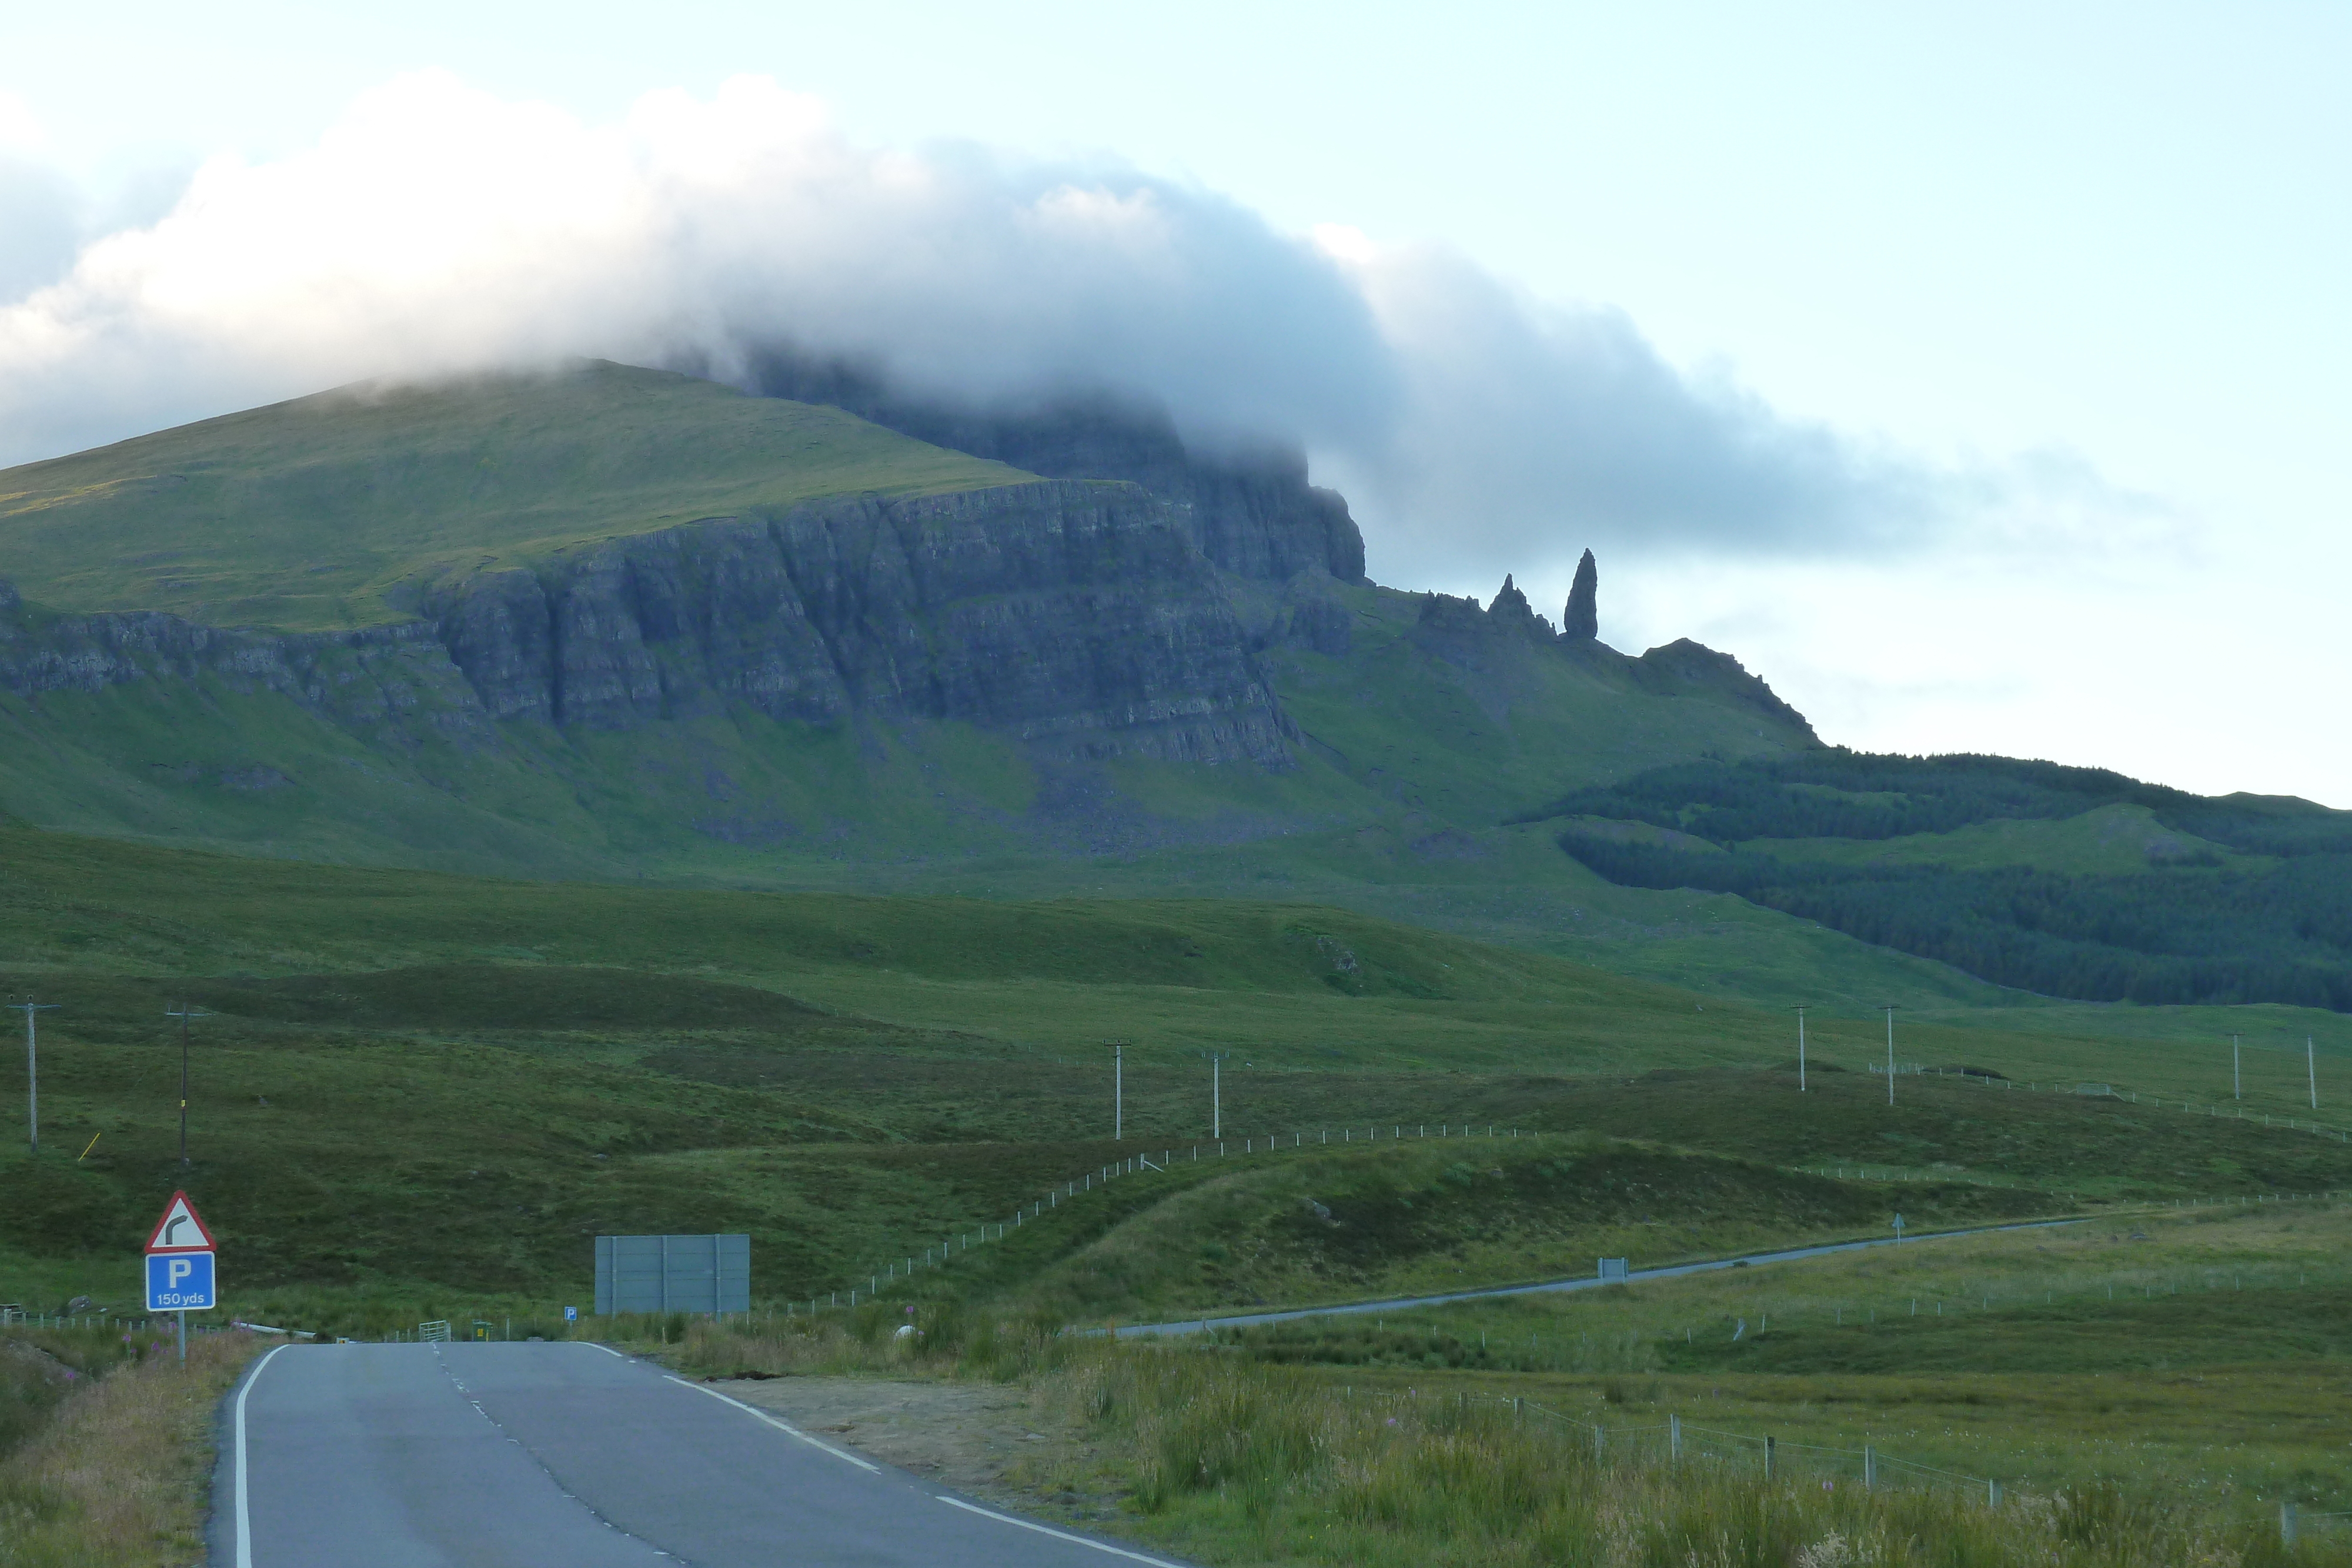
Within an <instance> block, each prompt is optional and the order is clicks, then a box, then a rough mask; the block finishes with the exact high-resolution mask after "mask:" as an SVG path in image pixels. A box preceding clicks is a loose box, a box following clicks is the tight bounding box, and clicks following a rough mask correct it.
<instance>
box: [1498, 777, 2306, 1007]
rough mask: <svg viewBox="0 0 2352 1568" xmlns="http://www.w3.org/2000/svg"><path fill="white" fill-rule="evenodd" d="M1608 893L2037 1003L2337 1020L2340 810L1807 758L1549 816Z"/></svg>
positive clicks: (1634, 788)
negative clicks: (1904, 956)
mask: <svg viewBox="0 0 2352 1568" xmlns="http://www.w3.org/2000/svg"><path fill="white" fill-rule="evenodd" d="M1537 816H1538V818H1539V819H1561V818H1565V819H1567V820H1568V823H1569V825H1568V827H1567V830H1566V831H1564V832H1563V833H1562V834H1561V835H1560V838H1559V843H1560V847H1561V848H1562V849H1564V850H1566V851H1567V852H1568V853H1570V855H1572V856H1574V857H1575V858H1576V859H1577V860H1579V861H1580V862H1583V863H1584V864H1585V865H1587V866H1589V867H1591V869H1592V870H1594V871H1596V872H1598V873H1601V875H1603V876H1605V877H1607V878H1608V879H1609V880H1610V881H1612V882H1613V883H1620V884H1621V885H1627V886H1633V887H1647V888H1660V889H1665V888H1699V889H1706V890H1709V891H1713V892H1718V893H1731V894H1738V895H1739V896H1741V897H1743V898H1746V899H1748V900H1750V901H1752V902H1754V903H1756V904H1761V905H1764V906H1766V907H1768V908H1771V909H1777V910H1780V911H1782V912H1784V913H1786V914H1789V915H1796V916H1799V917H1801V918H1803V919H1808V920H1817V921H1819V922H1821V923H1822V925H1828V926H1831V927H1832V928H1834V929H1836V930H1839V931H1843V932H1845V933H1847V934H1848V935H1850V936H1856V937H1859V938H1861V939H1862V940H1864V941H1866V942H1871V943H1875V944H1879V945H1882V946H1888V947H1893V948H1896V949H1898V950H1900V951H1903V952H1906V953H1913V954H1916V955H1919V956H1923V957H1928V958H1934V959H1937V960H1939V961H1941V962H1944V963H1948V964H1951V965H1953V966H1955V967H1958V968H1961V969H1963V970H1966V971H1967V972H1969V973H1970V974H1973V975H1977V976H1979V977H1983V978H1985V979H1988V980H1991V981H1994V982H1997V983H1999V984H2001V985H2005V986H2014V987H2019V988H2024V989H2027V990H2032V991H2037V992H2041V993H2042V994H2045V995H2051V996H2060V997H2074V998H2085V999H2090V1000H2101V1001H2122V1000H2128V1001H2136V1002H2143V1003H2165V1004H2183V1003H2245V1002H2284V1003H2290V1004H2294V1005H2299V1006H2305V1007H2321V1008H2328V1009H2334V1010H2336V1011H2339V1012H2341V1011H2352V812H2345V811H2331V810H2326V809H2325V808H2322V807H2318V806H2315V805H2312V804H2311V803H2310V802H2308V801H2304V800H2277V799H2270V798H2263V797H2255V796H2245V795H2233V796H2228V797H2225V798H2222V799H2219V800H2214V799H2209V798H2206V797H2202V796H2196V795H2189V794H2186V793H2184V792H2182V791H2180V790H2177V789H2164V788H2162V787H2159V786H2154V785H2147V784H2142V783H2140V782H2138V781H2137V780H2135V779H2126V778H2124V777H2123V776H2121V775H2120V774H2116V773H2110V772H2106V771H2105V770H2102V769H2095V768H2062V767H2058V766H2056V765H2054V764H2052V763H2046V762H2020V761H2016V760H2013V759H2011V758H1998V757H1934V758H1912V757H1874V756H1870V755H1866V754H1862V753H1855V752H1849V751H1844V750H1842V749H1841V750H1822V751H1816V752H1811V753H1805V754H1802V755H1797V756H1791V757H1785V758H1774V759H1758V760H1750V761H1748V762H1744V763H1738V764H1733V763H1726V762H1721V761H1701V762H1694V763H1684V764H1677V765H1675V766H1671V767H1667V768H1658V769H1655V770H1654V771H1652V772H1648V773H1644V774H1642V775H1640V776H1638V777H1635V778H1633V779H1626V780H1623V781H1622V782H1618V783H1613V784H1610V785H1605V786H1599V787H1593V788H1587V789H1580V790H1578V791H1575V792H1573V793H1571V794H1570V795H1568V796H1566V797H1564V798H1562V799H1560V800H1557V801H1555V802H1554V803H1552V805H1550V806H1549V807H1548V808H1547V809H1546V810H1544V811H1542V812H1540V813H1538V814H1537Z"/></svg>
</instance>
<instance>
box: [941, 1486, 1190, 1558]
mask: <svg viewBox="0 0 2352 1568" xmlns="http://www.w3.org/2000/svg"><path fill="white" fill-rule="evenodd" d="M940 1501H941V1502H943V1503H945V1504H947V1505H948V1506H949V1507H950V1508H960V1509H961V1510H963V1511H965V1512H966V1513H976V1514H978V1515H980V1517H981V1518H982V1519H992V1520H994V1521H997V1522H998V1523H999V1524H1017V1525H1019V1526H1020V1527H1021V1528H1022V1529H1024V1530H1034V1531H1036V1532H1037V1533H1038V1534H1040V1535H1050V1536H1052V1537H1053V1538H1054V1539H1055V1540H1056V1541H1071V1542H1076V1543H1077V1544H1078V1545H1080V1546H1091V1547H1093V1548H1094V1549H1095V1550H1096V1551H1097V1552H1109V1553H1110V1554H1111V1555H1112V1556H1113V1557H1127V1558H1132V1559H1133V1560H1134V1561H1136V1562H1138V1563H1150V1564H1151V1568H1176V1564H1175V1563H1171V1562H1169V1561H1167V1560H1166V1559H1165V1558H1160V1557H1146V1556H1145V1555H1144V1554H1143V1553H1142V1552H1129V1550H1128V1549H1127V1548H1126V1547H1124V1546H1111V1545H1108V1544H1106V1543H1105V1542H1100V1541H1088V1540H1087V1538H1086V1537H1085V1536H1083V1535H1072V1534H1071V1533H1070V1532H1069V1531H1066V1530H1055V1529H1053V1528H1052V1527H1051V1526H1048V1525H1043V1524H1037V1523H1034V1522H1032V1521H1029V1520H1025V1519H1015V1518H1013V1516H1012V1515H1011V1514H1009V1513H999V1512H997V1511H995V1510H994V1509H992V1508H982V1507H981V1506H980V1505H979V1504H977V1503H970V1502H966V1501H964V1500H962V1499H961V1498H953V1497H942V1498H940Z"/></svg>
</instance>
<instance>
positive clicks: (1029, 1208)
mask: <svg viewBox="0 0 2352 1568" xmlns="http://www.w3.org/2000/svg"><path fill="white" fill-rule="evenodd" d="M1433 1128H1434V1129H1435V1130H1434V1131H1432V1129H1433ZM1547 1136H1559V1134H1543V1133H1532V1132H1527V1131H1525V1130H1523V1129H1521V1128H1518V1127H1511V1126H1506V1125H1504V1124H1501V1123H1497V1122H1484V1123H1467V1122H1435V1123H1432V1122H1382V1123H1374V1124H1368V1125H1351V1126H1346V1127H1318V1128H1316V1129H1315V1130H1314V1131H1312V1132H1300V1133H1275V1134H1245V1135H1244V1136H1242V1137H1239V1138H1213V1139H1210V1140H1208V1141H1207V1142H1204V1143H1199V1144H1193V1145H1189V1146H1185V1147H1181V1148H1162V1149H1161V1150H1160V1153H1159V1155H1158V1157H1157V1158H1154V1157H1153V1156H1152V1155H1150V1154H1149V1153H1138V1154H1133V1155H1126V1156H1124V1157H1122V1158H1120V1159H1118V1160H1114V1161H1111V1162H1109V1163H1108V1164H1107V1165H1104V1166H1099V1167H1097V1169H1095V1170H1091V1171H1088V1172H1087V1173H1085V1174H1084V1175H1082V1176H1075V1177H1073V1178H1071V1179H1070V1180H1067V1181H1065V1182H1063V1183H1061V1184H1060V1185H1059V1186H1055V1187H1052V1188H1050V1189H1048V1190H1047V1191H1046V1192H1045V1194H1044V1195H1043V1196H1041V1197H1037V1198H1035V1199H1034V1200H1033V1201H1031V1202H1029V1203H1025V1204H1024V1205H1022V1206H1021V1207H1019V1208H1016V1209H1014V1210H1013V1213H1012V1214H1011V1215H1009V1216H1007V1217H1006V1218H1003V1219H1001V1220H989V1221H987V1222H985V1223H983V1224H981V1225H979V1226H976V1227H974V1228H971V1229H970V1230H962V1231H959V1232H957V1233H956V1234H955V1235H953V1236H950V1237H946V1238H943V1239H940V1241H938V1242H935V1243H933V1244H931V1245H929V1246H927V1247H925V1248H924V1249H923V1250H922V1252H921V1253H919V1254H908V1255H906V1256H904V1257H900V1258H897V1259H892V1260H888V1261H887V1262H886V1263H885V1264H884V1265H883V1266H882V1268H880V1269H879V1270H869V1271H868V1273H867V1276H866V1284H865V1285H864V1286H863V1287H862V1288H861V1287H858V1286H856V1285H852V1286H850V1287H849V1288H847V1289H846V1290H839V1291H828V1292H826V1293H825V1294H824V1295H822V1296H811V1297H809V1298H808V1300H807V1301H806V1303H805V1304H804V1305H803V1304H801V1303H798V1302H793V1301H788V1302H786V1303H785V1306H784V1315H785V1316H787V1317H791V1316H793V1314H794V1313H795V1312H803V1311H804V1312H811V1313H815V1312H829V1311H833V1310H835V1309H842V1310H847V1309H849V1308H852V1307H855V1306H856V1305H857V1303H858V1301H859V1300H860V1299H861V1298H862V1299H864V1300H866V1301H873V1300H874V1299H875V1298H876V1297H877V1296H880V1295H884V1294H886V1293H887V1292H888V1291H890V1290H891V1288H892V1287H893V1286H904V1285H905V1284H906V1282H907V1281H910V1280H912V1279H913V1278H914V1277H915V1276H916V1275H917V1274H918V1273H921V1272H924V1271H926V1270H933V1269H940V1268H944V1267H946V1266H947V1265H948V1264H950V1262H952V1261H953V1260H956V1259H957V1258H959V1257H961V1256H962V1255H963V1254H965V1253H968V1252H970V1251H971V1249H973V1248H974V1247H984V1246H986V1245H987V1244H988V1243H990V1242H992V1241H1001V1240H1003V1239H1004V1238H1005V1237H1007V1236H1010V1235H1012V1234H1013V1232H1014V1231H1016V1230H1018V1229H1020V1228H1021V1227H1022V1226H1023V1225H1024V1224H1027V1223H1029V1222H1031V1221H1033V1220H1037V1219H1042V1218H1045V1217H1046V1216H1048V1215H1050V1214H1052V1213H1053V1212H1054V1211H1055V1209H1057V1208H1059V1207H1061V1206H1062V1205H1063V1204H1064V1203H1065V1202H1069V1201H1073V1200H1076V1199H1077V1198H1081V1197H1085V1196H1087V1194H1089V1193H1091V1192H1094V1191H1096V1190H1097V1189H1098V1188H1101V1187H1107V1186H1109V1185H1110V1184H1111V1183H1112V1182H1115V1181H1117V1180H1118V1179H1120V1178H1121V1177H1123V1176H1141V1175H1143V1174H1145V1173H1146V1172H1150V1173H1154V1174H1158V1175H1163V1176H1164V1175H1166V1174H1167V1173H1168V1172H1170V1171H1171V1170H1174V1169H1176V1168H1178V1167H1179V1166H1200V1165H1202V1164H1206V1163H1212V1162H1215V1161H1221V1160H1227V1159H1248V1158H1252V1157H1255V1156H1260V1155H1276V1154H1285V1153H1304V1152H1306V1151H1307V1150H1309V1149H1313V1150H1317V1151H1321V1150H1325V1149H1331V1148H1349V1147H1353V1146H1354V1145H1359V1144H1361V1145H1367V1146H1370V1145H1381V1144H1397V1143H1407V1142H1413V1141H1419V1140H1427V1139H1432V1138H1434V1139H1438V1140H1441V1141H1444V1140H1454V1139H1486V1140H1499V1139H1518V1138H1540V1137H1547Z"/></svg>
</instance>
